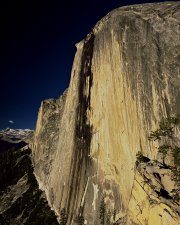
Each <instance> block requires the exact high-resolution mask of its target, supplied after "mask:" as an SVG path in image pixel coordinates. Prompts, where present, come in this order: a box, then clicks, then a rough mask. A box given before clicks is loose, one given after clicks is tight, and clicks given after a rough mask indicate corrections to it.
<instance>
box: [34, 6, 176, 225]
mask: <svg viewBox="0 0 180 225" xmlns="http://www.w3.org/2000/svg"><path fill="white" fill-rule="evenodd" d="M179 20H180V3H179V2H166V3H157V4H144V5H134V6H127V7H122V8H119V9H116V10H114V11H112V12H110V13H109V14H108V15H107V16H105V17H104V18H103V19H102V20H101V21H100V22H98V23H97V24H96V26H95V27H94V28H93V29H92V31H91V32H90V33H89V34H88V35H87V37H86V38H85V39H84V40H82V41H81V42H80V43H78V44H77V52H76V55H75V59H74V63H73V68H72V73H71V81H70V85H69V88H68V91H67V92H66V93H65V94H64V95H63V96H62V97H60V98H59V99H58V100H46V101H44V102H43V103H42V105H41V107H40V111H39V115H38V121H37V127H36V132H35V136H34V141H33V143H32V144H31V146H32V152H33V163H34V168H35V175H36V178H37V180H38V183H39V185H40V188H41V189H43V190H44V191H45V193H46V196H47V199H48V202H49V204H50V206H51V207H52V208H53V209H54V211H55V212H56V214H57V215H58V216H60V211H61V209H62V208H65V209H66V211H67V212H68V223H67V224H75V218H76V219H77V218H78V217H79V216H81V217H83V218H84V219H85V224H89V225H90V224H92V225H95V224H98V223H99V224H100V222H101V223H102V222H103V221H100V219H99V211H102V210H100V209H102V205H103V204H102V203H104V204H105V206H106V209H107V211H110V212H111V216H109V217H110V220H111V221H114V222H115V221H116V222H117V224H128V225H131V224H144V225H145V224H153V225H154V224H156V225H158V224H159V225H160V224H163V225H165V224H166V225H168V224H170V223H171V224H178V220H179V205H178V203H172V199H165V197H167V196H161V198H160V197H159V195H157V196H156V201H155V203H154V205H153V207H152V204H150V203H152V201H150V203H149V202H148V196H149V195H150V194H151V192H153V191H154V192H153V193H155V190H156V191H159V192H160V190H161V188H162V185H163V190H166V185H165V184H164V183H163V184H160V183H161V182H162V179H161V182H159V186H158V188H157V189H156V188H155V187H154V186H155V185H157V177H153V175H152V174H154V173H157V170H158V167H159V164H158V163H156V164H155V163H153V162H152V164H150V165H149V164H145V165H144V164H143V165H144V166H145V170H144V171H146V169H147V168H149V167H151V170H150V169H147V171H148V172H147V173H145V172H144V173H142V170H141V169H142V167H143V165H141V166H139V168H138V170H137V169H136V168H135V161H136V153H137V152H138V151H141V152H142V153H143V154H144V155H145V156H146V157H149V158H150V159H155V158H156V155H157V146H158V144H159V143H157V142H149V141H148V138H147V137H148V135H149V133H150V131H152V130H155V129H157V127H158V122H159V121H160V120H161V119H162V118H163V117H167V116H171V115H175V114H177V113H179V112H180V74H179V67H178V66H179V50H180V48H179V46H180V41H179V37H180V32H179ZM178 135H179V131H178V130H177V137H178ZM152 171H156V172H152ZM145 176H147V177H151V179H152V180H153V179H154V183H153V185H154V186H153V188H152V186H151V187H150V186H148V185H147V186H143V185H141V183H142V182H143V180H144V179H145ZM159 176H160V177H161V173H160V175H159ZM166 183H167V182H166ZM153 189H154V190H153ZM167 190H168V189H167ZM167 190H166V191H167ZM160 193H161V192H160ZM156 194H157V192H156ZM164 199H165V200H164ZM170 201H171V203H169V202H170ZM174 204H175V205H174ZM139 205H140V206H139ZM140 207H142V208H144V211H143V210H139V208H140ZM159 215H160V216H159ZM107 218H108V217H107ZM101 219H102V218H101ZM162 221H163V223H162ZM103 224H108V222H107V221H106V223H103Z"/></svg>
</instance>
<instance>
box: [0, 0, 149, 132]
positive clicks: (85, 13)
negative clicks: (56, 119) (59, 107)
mask: <svg viewBox="0 0 180 225" xmlns="http://www.w3.org/2000/svg"><path fill="white" fill-rule="evenodd" d="M13 2H14V3H13V4H9V5H8V6H6V7H2V8H0V129H4V128H6V127H12V128H31V129H34V128H35V123H36V119H37V113H38V109H39V106H40V102H41V101H42V100H43V99H47V98H58V97H59V96H60V95H61V94H62V93H63V91H64V90H65V89H66V88H67V87H68V84H69V80H70V73H71V67H72V63H73V58H74V55H75V52H76V48H75V43H77V42H79V41H80V40H82V39H83V38H84V37H85V36H86V35H87V33H88V32H89V31H90V30H91V28H92V27H93V26H94V25H95V23H96V22H97V21H98V20H100V19H101V18H102V17H103V16H105V15H106V14H107V13H108V12H109V11H111V10H112V9H115V8H117V7H120V6H123V5H130V4H135V3H143V2H153V1H125V0H104V1H100V0H91V1H85V0H84V1H82V2H81V1H69V0H66V1H64V0H59V1H58V3H57V4H56V5H53V6H48V7H45V6H41V5H35V6H32V5H29V4H28V3H27V2H28V1H24V3H23V4H22V3H21V4H20V3H19V4H18V3H16V2H18V1H13ZM37 2H38V1H37ZM11 120H12V121H14V123H10V122H9V121H11Z"/></svg>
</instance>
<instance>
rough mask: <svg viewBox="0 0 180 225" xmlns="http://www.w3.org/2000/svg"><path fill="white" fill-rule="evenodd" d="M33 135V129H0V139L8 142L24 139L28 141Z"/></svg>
mask: <svg viewBox="0 0 180 225" xmlns="http://www.w3.org/2000/svg"><path fill="white" fill-rule="evenodd" d="M32 135H33V130H30V129H11V128H6V129H4V130H1V131H0V139H1V140H6V141H9V142H19V141H25V142H29V139H31V137H32Z"/></svg>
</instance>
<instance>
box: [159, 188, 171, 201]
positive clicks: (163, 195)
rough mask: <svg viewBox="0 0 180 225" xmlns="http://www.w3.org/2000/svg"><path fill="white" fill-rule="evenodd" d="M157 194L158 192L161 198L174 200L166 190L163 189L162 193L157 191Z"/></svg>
mask: <svg viewBox="0 0 180 225" xmlns="http://www.w3.org/2000/svg"><path fill="white" fill-rule="evenodd" d="M155 192H156V193H157V194H158V195H159V196H161V197H163V198H165V199H172V197H171V196H170V195H169V193H168V192H167V191H166V190H164V189H163V188H161V189H160V191H156V190H155Z"/></svg>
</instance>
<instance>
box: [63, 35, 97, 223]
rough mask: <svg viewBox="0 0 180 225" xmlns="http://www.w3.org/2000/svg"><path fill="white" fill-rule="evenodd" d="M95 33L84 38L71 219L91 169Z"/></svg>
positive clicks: (68, 207) (70, 209) (68, 204)
mask: <svg viewBox="0 0 180 225" xmlns="http://www.w3.org/2000/svg"><path fill="white" fill-rule="evenodd" d="M93 45H94V34H93V32H91V33H90V34H89V35H88V36H87V38H86V39H85V40H84V46H83V52H82V59H81V60H82V61H81V71H80V77H79V88H78V91H79V93H78V107H77V112H76V113H77V118H76V127H75V137H74V139H75V144H74V152H73V157H72V162H71V171H70V176H69V177H70V178H71V181H70V191H69V195H68V201H67V209H68V210H69V212H71V215H70V218H69V219H70V221H72V219H73V217H74V216H75V215H77V213H80V212H77V210H81V209H82V204H83V203H82V202H80V201H81V200H82V197H83V191H84V189H85V186H86V184H87V180H88V173H89V170H90V164H91V162H90V144H91V136H92V127H91V126H90V124H89V121H88V110H90V99H91V87H92V83H93V74H92V71H91V63H92V56H93Z"/></svg>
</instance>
